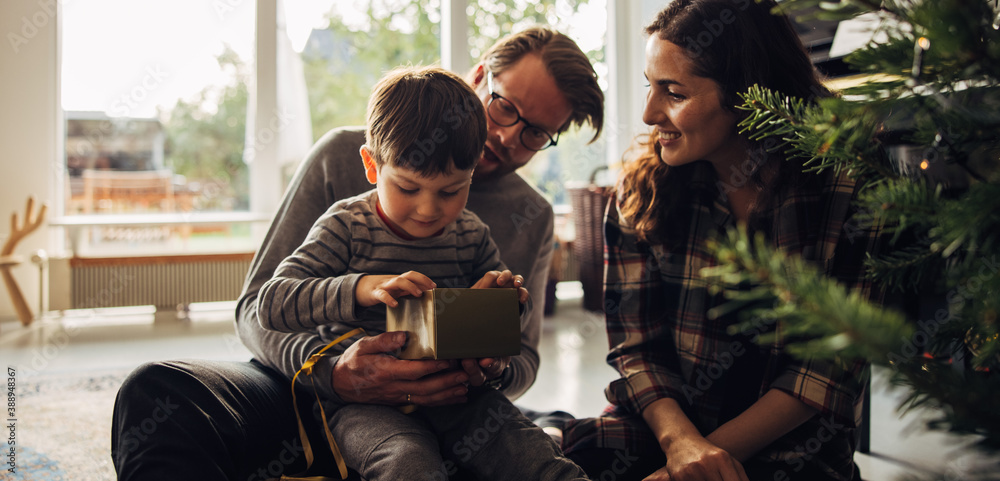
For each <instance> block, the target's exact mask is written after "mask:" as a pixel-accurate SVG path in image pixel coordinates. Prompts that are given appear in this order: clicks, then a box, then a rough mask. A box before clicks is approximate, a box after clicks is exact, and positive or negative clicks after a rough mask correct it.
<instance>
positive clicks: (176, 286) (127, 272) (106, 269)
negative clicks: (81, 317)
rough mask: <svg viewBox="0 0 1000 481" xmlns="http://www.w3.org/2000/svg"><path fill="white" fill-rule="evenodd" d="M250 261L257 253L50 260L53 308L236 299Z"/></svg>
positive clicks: (166, 305)
mask: <svg viewBox="0 0 1000 481" xmlns="http://www.w3.org/2000/svg"><path fill="white" fill-rule="evenodd" d="M252 259H253V253H240V254H214V255H174V256H147V257H72V258H63V259H51V260H50V262H49V310H67V309H93V308H102V307H123V306H146V305H152V306H157V308H158V309H162V308H169V309H176V307H177V306H178V305H184V304H191V303H195V302H216V301H230V300H235V299H236V298H238V297H239V295H240V291H241V290H242V288H243V280H244V278H245V277H246V275H247V271H248V270H249V269H250V261H251V260H252Z"/></svg>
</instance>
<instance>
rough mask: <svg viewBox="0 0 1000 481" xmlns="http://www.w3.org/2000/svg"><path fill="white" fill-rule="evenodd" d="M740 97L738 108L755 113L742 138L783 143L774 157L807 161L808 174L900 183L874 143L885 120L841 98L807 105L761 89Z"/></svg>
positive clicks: (743, 126)
mask: <svg viewBox="0 0 1000 481" xmlns="http://www.w3.org/2000/svg"><path fill="white" fill-rule="evenodd" d="M740 96H741V97H742V98H743V105H742V106H740V107H739V108H740V109H742V110H746V111H749V112H750V114H749V115H747V117H746V118H745V119H743V120H742V121H741V122H740V124H739V127H740V132H741V133H746V134H748V138H750V139H751V140H754V141H760V140H762V139H764V138H777V139H779V140H778V142H777V143H776V144H775V145H773V146H772V147H771V148H770V151H772V152H775V151H782V152H783V153H784V154H785V155H787V156H789V157H793V158H802V159H805V160H804V162H803V164H804V165H805V166H806V167H807V169H806V170H807V171H814V172H817V173H818V172H822V171H823V170H825V169H833V170H834V172H837V173H840V172H842V171H844V170H846V171H848V172H849V173H851V175H852V176H854V177H855V178H858V179H864V181H866V182H869V181H873V182H874V181H877V180H878V179H886V178H895V177H898V174H897V173H896V172H894V171H893V170H892V169H891V167H889V160H888V157H887V156H886V154H885V152H884V151H882V150H881V149H880V146H879V145H878V144H877V143H874V142H872V139H873V138H874V137H875V132H876V131H877V130H878V129H879V128H880V127H879V126H880V124H881V120H880V119H878V118H876V117H874V116H873V115H872V114H873V113H874V112H873V111H871V110H866V109H865V106H864V105H851V104H849V103H847V102H844V101H842V100H840V99H836V98H828V99H821V100H820V102H819V105H807V104H806V103H805V101H803V100H802V99H797V98H790V97H785V96H784V95H782V94H780V93H777V92H774V91H772V90H770V89H767V88H764V87H761V86H759V85H754V86H752V87H751V88H750V89H749V90H748V91H747V92H746V93H745V94H740ZM873 176H874V179H873V178H872V177H873Z"/></svg>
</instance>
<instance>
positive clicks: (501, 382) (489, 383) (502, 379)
mask: <svg viewBox="0 0 1000 481" xmlns="http://www.w3.org/2000/svg"><path fill="white" fill-rule="evenodd" d="M509 371H510V364H508V365H507V367H505V368H503V371H500V375H499V376H497V377H494V378H492V379H487V380H486V382H484V383H483V386H486V387H489V388H493V389H496V390H500V389H503V387H504V386H506V385H507V373H508V372H509Z"/></svg>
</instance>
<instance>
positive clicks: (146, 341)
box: [0, 283, 982, 480]
mask: <svg viewBox="0 0 1000 481" xmlns="http://www.w3.org/2000/svg"><path fill="white" fill-rule="evenodd" d="M580 296H581V289H580V287H579V284H578V283H561V284H560V285H559V290H558V297H559V300H558V302H557V305H556V308H555V315H553V316H552V317H549V318H546V321H545V325H544V331H543V337H542V345H541V347H540V352H541V356H542V361H541V363H542V364H541V366H542V367H541V370H540V372H539V375H538V379H537V381H536V382H535V385H534V386H533V387H532V388H531V389H530V390H529V391H528V392H527V393H526V394H525V395H524V396H523V397H521V398H520V399H519V400H518V401H517V403H518V404H520V405H523V406H525V407H528V408H532V409H535V410H553V409H562V410H565V411H568V412H570V413H573V414H574V415H576V416H580V417H583V416H593V415H596V414H598V413H599V412H600V410H601V409H602V408H603V407H604V405H605V400H604V394H603V389H604V386H605V385H606V384H607V383H608V381H610V380H611V379H613V378H614V377H615V372H614V371H613V370H612V369H611V368H610V367H609V366H608V365H607V364H605V361H604V356H605V354H606V349H607V341H606V338H605V335H604V330H603V320H602V318H601V317H600V316H599V315H597V314H594V313H591V312H587V311H585V310H583V309H582V307H581V305H580V304H581V302H580V300H581V297H580ZM192 308H193V310H192V316H191V317H192V320H191V321H186V322H181V321H178V322H167V323H155V324H154V323H153V322H152V317H153V316H152V310H151V308H130V309H107V310H102V311H100V312H95V311H72V312H69V313H66V314H65V315H63V316H61V317H59V316H55V315H49V316H48V317H46V318H43V319H41V320H39V321H36V322H35V323H33V324H32V325H31V326H30V327H28V328H23V327H21V326H20V325H19V324H17V323H15V322H7V323H2V324H0V361H2V363H3V364H4V365H8V366H16V367H19V368H20V369H21V370H22V372H26V373H27V375H29V376H30V375H32V374H44V373H52V372H59V371H79V372H86V371H94V370H105V369H115V368H132V367H135V366H137V365H139V364H141V363H142V362H145V361H152V360H166V359H183V358H193V359H217V360H246V359H249V357H250V354H249V352H248V351H247V350H246V349H245V348H244V347H243V346H242V345H241V344H240V342H239V340H238V339H237V338H236V336H235V334H234V333H233V324H232V309H233V303H217V304H203V305H195V306H192ZM875 378H876V380H875V388H874V389H873V395H872V419H871V422H872V439H871V453H870V454H860V453H859V454H858V455H857V461H858V464H859V466H860V468H861V471H862V473H863V476H864V478H865V479H867V480H888V479H896V478H899V477H900V476H901V475H904V474H919V473H931V472H936V473H940V474H938V475H933V476H930V477H928V478H926V479H947V480H956V479H962V478H963V477H964V474H963V473H965V472H967V471H968V470H969V469H971V468H972V467H974V466H977V463H979V464H981V463H982V461H981V460H980V459H979V458H977V456H975V455H974V454H973V453H972V452H971V451H970V450H969V449H967V448H963V447H962V446H963V445H964V444H965V443H966V442H965V441H963V440H961V439H956V438H954V437H950V436H946V435H943V434H940V433H928V432H926V431H925V430H924V429H922V423H921V421H920V419H921V417H920V416H918V415H912V414H911V415H907V416H905V417H903V418H902V419H901V418H900V417H899V416H898V415H897V414H896V412H895V408H896V405H897V404H898V399H899V396H900V393H899V392H893V391H889V390H888V389H887V388H886V387H885V386H884V382H882V380H884V375H882V374H881V373H879V372H878V371H876V374H875Z"/></svg>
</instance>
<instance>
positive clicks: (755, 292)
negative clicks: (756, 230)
mask: <svg viewBox="0 0 1000 481" xmlns="http://www.w3.org/2000/svg"><path fill="white" fill-rule="evenodd" d="M710 249H711V250H712V251H713V253H714V254H715V255H716V256H717V257H718V259H719V260H720V265H719V266H717V267H713V268H708V269H704V270H703V271H702V276H703V277H705V278H706V279H707V280H708V281H709V282H710V284H711V285H712V286H714V287H713V289H714V290H721V291H723V292H725V295H726V297H727V298H728V299H733V300H735V301H737V302H739V303H741V304H742V305H741V306H740V307H741V308H742V311H741V313H742V315H743V316H744V321H745V322H744V323H743V324H741V325H739V326H737V327H735V328H734V330H737V332H738V330H746V329H749V328H753V327H756V326H755V325H754V323H755V322H759V320H760V319H780V320H781V322H782V325H783V326H784V327H783V333H782V335H784V336H787V337H788V338H798V337H802V336H805V337H806V338H808V340H807V341H805V342H799V343H790V344H789V345H788V346H787V347H788V349H789V352H790V353H792V354H793V355H799V356H810V357H819V358H827V359H856V358H865V359H871V360H872V361H873V362H880V363H883V364H886V363H888V362H889V357H888V354H890V353H893V352H899V351H900V350H901V343H900V340H901V339H908V338H909V336H910V335H911V333H912V331H913V329H912V326H910V325H909V324H908V323H907V322H906V320H905V318H904V316H902V315H901V314H900V313H898V312H895V311H893V310H889V309H883V308H882V307H881V306H877V305H874V304H872V303H870V302H868V301H867V300H866V299H864V298H862V296H861V295H860V294H859V293H857V292H851V291H848V290H847V289H845V288H844V287H843V286H841V285H839V284H837V282H836V281H834V280H833V279H830V278H828V277H826V276H824V275H823V274H822V272H820V271H819V269H818V268H817V267H816V266H814V265H811V264H807V263H806V262H805V261H803V260H802V259H801V258H799V257H789V256H786V255H785V254H784V253H782V252H780V251H775V250H774V249H772V248H771V247H769V246H768V245H767V242H766V241H765V240H764V237H763V236H762V235H757V236H755V237H754V238H753V239H751V238H750V237H749V236H748V235H747V233H746V231H745V230H744V229H739V230H732V231H730V232H729V235H728V237H727V239H726V240H724V241H721V242H712V243H711V245H710ZM747 285H752V286H754V287H755V288H754V289H750V290H747V289H745V288H743V289H741V287H745V286H747ZM748 306H749V307H748ZM731 310H733V306H726V305H723V306H720V308H718V309H715V310H713V311H712V312H710V316H714V317H719V316H721V315H724V314H725V313H726V312H728V311H731ZM775 335H777V334H776V333H774V332H771V333H769V334H767V335H763V336H761V342H769V341H771V340H774V337H773V336H775Z"/></svg>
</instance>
